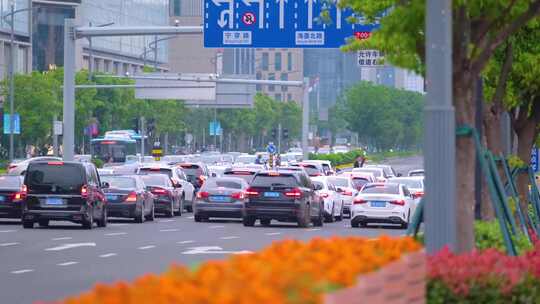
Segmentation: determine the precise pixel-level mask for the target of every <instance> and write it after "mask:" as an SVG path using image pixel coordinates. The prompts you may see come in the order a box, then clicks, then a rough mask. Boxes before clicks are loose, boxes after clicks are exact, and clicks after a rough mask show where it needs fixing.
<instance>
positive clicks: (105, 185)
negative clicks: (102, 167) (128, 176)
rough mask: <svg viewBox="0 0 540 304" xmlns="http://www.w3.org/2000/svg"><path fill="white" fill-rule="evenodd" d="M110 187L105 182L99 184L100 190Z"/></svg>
mask: <svg viewBox="0 0 540 304" xmlns="http://www.w3.org/2000/svg"><path fill="white" fill-rule="evenodd" d="M110 187H111V185H110V184H109V183H107V182H101V188H103V189H109V188H110Z"/></svg>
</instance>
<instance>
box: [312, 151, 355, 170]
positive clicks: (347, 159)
mask: <svg viewBox="0 0 540 304" xmlns="http://www.w3.org/2000/svg"><path fill="white" fill-rule="evenodd" d="M361 155H365V153H364V151H363V150H360V149H358V150H352V151H350V152H347V153H333V154H313V153H310V154H309V159H310V160H329V161H330V162H332V165H333V166H339V165H345V164H351V163H354V161H355V160H356V158H357V157H358V156H361Z"/></svg>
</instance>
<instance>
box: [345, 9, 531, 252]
mask: <svg viewBox="0 0 540 304" xmlns="http://www.w3.org/2000/svg"><path fill="white" fill-rule="evenodd" d="M340 5H342V6H347V7H351V8H352V9H353V10H354V11H355V12H356V13H358V14H360V15H363V16H365V17H366V20H367V22H372V21H374V20H375V19H377V18H379V17H380V16H383V17H382V18H380V22H381V27H380V29H379V30H377V31H376V32H374V33H373V35H372V37H371V38H370V39H368V40H365V41H360V40H351V41H350V43H349V44H348V45H347V46H346V47H344V50H347V51H351V50H357V49H361V48H376V49H379V50H381V51H383V52H384V53H385V56H386V60H387V61H389V62H390V63H392V64H394V65H397V66H400V67H403V68H408V69H411V70H414V71H416V72H419V73H422V74H424V71H425V62H426V61H425V9H426V8H425V0H408V1H402V0H386V1H381V0H343V1H341V2H340ZM452 8H453V9H452V17H453V24H454V27H453V41H454V43H453V50H452V51H453V52H452V56H453V96H454V107H455V110H456V111H455V113H456V123H457V125H458V126H463V125H474V113H475V106H474V102H473V101H474V100H473V95H474V94H473V89H474V83H476V80H477V78H478V77H479V75H480V73H481V72H482V70H484V68H485V67H486V65H487V64H488V62H489V60H490V59H491V57H492V56H493V54H494V52H495V50H496V49H497V48H498V47H499V46H500V45H501V44H503V43H504V42H505V41H506V40H507V39H508V38H509V37H510V36H511V35H513V34H515V33H516V32H517V31H518V30H519V29H520V28H522V27H523V26H524V25H525V24H527V23H528V22H529V21H530V20H532V19H533V18H535V17H536V16H537V15H538V14H539V13H540V0H513V1H502V0H497V1H495V0H494V1H464V0H455V1H453V6H452ZM456 144H457V149H456V161H457V176H459V179H457V181H456V185H457V190H458V191H457V193H458V197H457V202H456V203H457V212H458V214H459V224H458V227H457V235H458V236H459V239H458V244H457V248H456V250H457V251H458V252H463V251H470V250H472V248H473V246H474V230H473V222H474V213H473V210H474V208H472V205H473V202H474V159H475V157H474V155H475V151H474V142H473V141H472V140H471V139H470V138H458V140H457V143H456Z"/></svg>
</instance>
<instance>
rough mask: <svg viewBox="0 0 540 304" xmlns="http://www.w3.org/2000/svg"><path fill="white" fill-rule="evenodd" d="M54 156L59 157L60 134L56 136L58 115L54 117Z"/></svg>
mask: <svg viewBox="0 0 540 304" xmlns="http://www.w3.org/2000/svg"><path fill="white" fill-rule="evenodd" d="M52 127H53V155H54V156H58V134H56V133H57V132H56V115H54V116H53V124H52Z"/></svg>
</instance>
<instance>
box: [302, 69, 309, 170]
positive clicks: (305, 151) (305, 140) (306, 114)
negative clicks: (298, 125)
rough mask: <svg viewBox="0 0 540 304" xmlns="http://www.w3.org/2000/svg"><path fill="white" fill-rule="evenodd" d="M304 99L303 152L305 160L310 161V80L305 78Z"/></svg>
mask: <svg viewBox="0 0 540 304" xmlns="http://www.w3.org/2000/svg"><path fill="white" fill-rule="evenodd" d="M303 89H304V99H303V102H302V151H303V155H304V159H306V160H307V159H308V156H309V151H308V132H309V78H304V86H303Z"/></svg>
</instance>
